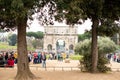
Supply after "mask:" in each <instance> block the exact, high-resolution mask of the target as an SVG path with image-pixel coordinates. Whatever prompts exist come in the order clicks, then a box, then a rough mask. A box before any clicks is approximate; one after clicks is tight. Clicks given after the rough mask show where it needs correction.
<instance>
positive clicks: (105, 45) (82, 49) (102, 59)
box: [75, 37, 117, 72]
mask: <svg viewBox="0 0 120 80" xmlns="http://www.w3.org/2000/svg"><path fill="white" fill-rule="evenodd" d="M116 49H117V45H115V43H114V42H113V41H112V40H110V38H107V37H99V38H98V65H97V68H98V71H99V72H106V71H109V70H110V68H108V67H107V66H106V64H107V63H108V60H107V58H106V56H105V55H106V54H107V53H111V52H114V51H115V50H116ZM75 53H76V54H81V55H83V58H82V60H81V62H82V63H81V64H83V65H84V68H85V70H86V71H90V72H91V71H92V67H91V66H92V58H91V57H92V55H91V40H88V39H86V40H84V41H83V42H79V43H78V44H77V45H76V47H75Z"/></svg>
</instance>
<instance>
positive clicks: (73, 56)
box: [70, 55, 83, 60]
mask: <svg viewBox="0 0 120 80" xmlns="http://www.w3.org/2000/svg"><path fill="white" fill-rule="evenodd" d="M82 57H83V56H81V55H71V56H70V59H72V60H80V59H82Z"/></svg>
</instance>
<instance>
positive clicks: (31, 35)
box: [27, 31, 44, 39]
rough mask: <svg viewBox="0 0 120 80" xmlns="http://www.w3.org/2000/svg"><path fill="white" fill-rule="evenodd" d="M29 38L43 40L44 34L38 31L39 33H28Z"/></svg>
mask: <svg viewBox="0 0 120 80" xmlns="http://www.w3.org/2000/svg"><path fill="white" fill-rule="evenodd" d="M27 36H29V37H34V38H36V39H42V38H43V36H44V34H43V32H41V31H38V32H27Z"/></svg>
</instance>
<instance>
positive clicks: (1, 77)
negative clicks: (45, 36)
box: [0, 69, 120, 80]
mask: <svg viewBox="0 0 120 80" xmlns="http://www.w3.org/2000/svg"><path fill="white" fill-rule="evenodd" d="M32 72H33V73H34V74H35V75H36V76H37V77H39V78H38V79H37V80H120V72H112V73H106V74H102V73H99V74H91V73H82V72H78V71H36V70H32ZM15 75H16V70H15V69H7V70H5V69H0V80H13V78H14V77H15Z"/></svg>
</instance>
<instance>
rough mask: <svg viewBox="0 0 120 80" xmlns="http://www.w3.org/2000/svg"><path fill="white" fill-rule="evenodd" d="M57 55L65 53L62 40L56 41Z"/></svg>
mask: <svg viewBox="0 0 120 80" xmlns="http://www.w3.org/2000/svg"><path fill="white" fill-rule="evenodd" d="M56 50H57V53H61V52H65V41H64V40H62V39H59V40H57V42H56Z"/></svg>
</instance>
